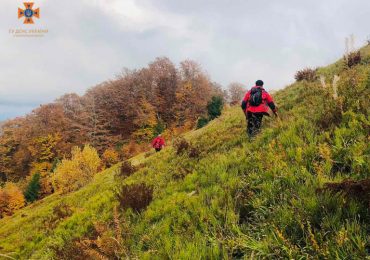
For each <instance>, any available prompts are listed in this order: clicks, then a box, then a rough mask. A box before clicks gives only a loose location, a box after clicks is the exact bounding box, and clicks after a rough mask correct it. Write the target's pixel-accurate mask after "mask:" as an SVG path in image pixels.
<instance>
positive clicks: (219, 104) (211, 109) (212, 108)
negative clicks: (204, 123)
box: [207, 96, 224, 120]
mask: <svg viewBox="0 0 370 260" xmlns="http://www.w3.org/2000/svg"><path fill="white" fill-rule="evenodd" d="M223 106H224V101H223V99H222V97H219V96H213V97H212V99H211V101H210V102H209V103H208V105H207V111H208V118H209V120H213V119H215V118H217V117H219V116H220V115H221V112H222V108H223Z"/></svg>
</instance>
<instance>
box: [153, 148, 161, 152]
mask: <svg viewBox="0 0 370 260" xmlns="http://www.w3.org/2000/svg"><path fill="white" fill-rule="evenodd" d="M154 149H155V151H156V152H157V153H158V152H160V151H161V150H162V148H154Z"/></svg>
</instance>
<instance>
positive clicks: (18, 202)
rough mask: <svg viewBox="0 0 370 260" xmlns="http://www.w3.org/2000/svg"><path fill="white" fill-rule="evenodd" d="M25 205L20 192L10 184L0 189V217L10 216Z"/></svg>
mask: <svg viewBox="0 0 370 260" xmlns="http://www.w3.org/2000/svg"><path fill="white" fill-rule="evenodd" d="M24 205H25V198H24V195H23V193H22V191H21V190H20V189H19V188H18V187H17V186H16V185H15V184H14V183H11V182H8V183H6V184H5V186H4V188H3V189H0V217H4V216H10V215H12V214H13V213H14V212H15V211H16V210H18V209H20V208H22V207H23V206H24Z"/></svg>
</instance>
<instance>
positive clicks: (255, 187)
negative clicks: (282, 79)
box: [0, 47, 370, 259]
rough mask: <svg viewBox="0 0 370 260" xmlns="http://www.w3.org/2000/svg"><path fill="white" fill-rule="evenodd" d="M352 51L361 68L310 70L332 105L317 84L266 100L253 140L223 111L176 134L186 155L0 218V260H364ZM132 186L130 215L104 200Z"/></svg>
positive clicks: (112, 174) (364, 114) (364, 169)
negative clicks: (146, 199) (271, 109)
mask: <svg viewBox="0 0 370 260" xmlns="http://www.w3.org/2000/svg"><path fill="white" fill-rule="evenodd" d="M362 53H363V62H362V63H361V64H359V65H356V66H353V67H352V68H345V67H344V66H342V64H343V61H338V62H337V63H336V64H333V65H330V66H328V67H325V68H320V69H319V70H318V73H319V74H320V75H325V76H326V79H327V84H329V83H330V82H331V81H332V78H333V76H334V74H338V75H339V76H340V81H339V83H338V98H337V99H334V98H333V94H332V93H331V89H323V87H322V86H321V84H320V82H319V81H315V82H307V81H301V82H297V83H294V84H293V85H291V86H288V87H287V88H285V89H283V90H281V91H278V92H276V93H275V94H274V97H275V100H276V103H277V105H278V106H279V112H280V115H281V118H280V120H275V119H274V118H267V119H264V127H263V130H262V132H261V133H260V134H259V135H258V136H257V137H256V138H255V139H254V140H253V141H250V140H248V139H247V137H246V134H245V119H244V115H243V113H242V111H241V110H240V108H239V107H231V108H228V109H226V110H225V111H224V112H223V115H222V116H221V117H220V118H218V119H216V120H214V121H212V122H211V123H210V124H209V125H207V126H206V127H204V128H202V129H199V130H196V131H191V132H188V133H187V134H185V136H184V137H185V138H186V140H187V141H188V145H189V147H187V146H186V145H183V147H182V148H183V150H182V151H181V149H179V147H180V148H181V145H180V146H179V145H177V146H176V147H168V148H166V149H165V150H163V151H162V152H160V153H158V154H140V155H139V156H137V157H134V158H132V159H131V161H132V163H133V164H134V165H135V166H136V171H135V172H134V173H133V174H131V175H130V176H128V177H126V178H124V177H122V176H121V177H120V176H119V165H116V166H114V167H112V168H110V169H107V170H105V171H103V172H101V173H99V174H97V175H96V176H95V178H94V180H93V181H92V182H91V183H90V184H89V185H87V186H85V187H84V188H82V189H80V190H79V191H77V192H73V193H70V194H68V195H64V196H62V195H58V194H53V195H51V196H49V197H46V198H45V199H43V200H41V201H38V202H36V203H34V204H32V205H31V206H28V207H26V208H24V209H22V210H19V211H18V212H16V213H15V215H13V216H12V217H6V218H4V219H0V253H1V254H3V255H7V256H9V257H12V258H16V259H18V258H20V259H29V258H31V259H53V258H54V259H86V258H87V257H89V258H92V259H98V258H101V259H114V258H117V257H121V258H125V257H128V258H138V259H220V258H236V259H243V258H244V259H250V258H289V259H299V258H312V257H316V258H318V259H325V258H326V259H334V258H338V259H364V258H366V257H370V254H369V251H370V241H369V235H370V233H369V230H370V223H369V221H368V219H369V217H370V214H369V205H370V204H369V202H370V196H369V194H370V185H369V184H368V183H369V181H366V180H369V177H370V176H369V173H370V158H369V156H370V146H369V140H370V136H369V132H370V131H369V130H370V121H369V120H370V118H369V108H370V103H369V99H368V98H369V96H370V65H369V60H370V47H366V48H364V49H362ZM184 143H185V142H183V144H184ZM127 175H129V174H127ZM347 179H349V180H351V181H353V182H351V181H349V180H347ZM344 180H347V181H346V182H344V183H341V182H342V181H344ZM360 180H365V181H363V182H358V183H357V182H355V181H360ZM140 183H144V184H145V185H146V186H143V187H153V189H154V194H153V200H152V201H151V203H150V204H149V206H148V207H147V208H146V209H144V210H143V211H142V212H141V213H138V212H135V211H133V210H132V209H127V210H123V209H122V207H121V206H119V205H120V203H119V201H118V199H117V197H116V195H115V193H116V192H117V191H118V190H120V189H121V187H122V186H123V185H126V186H125V187H127V185H131V186H132V185H134V184H140ZM327 183H340V184H338V185H336V184H331V185H327ZM131 192H134V191H133V190H131ZM136 192H137V194H126V195H132V197H135V195H138V194H139V193H140V191H136ZM121 205H122V203H121ZM115 206H117V207H118V212H117V211H115V210H114V208H115ZM118 215H119V216H118ZM117 233H119V234H117Z"/></svg>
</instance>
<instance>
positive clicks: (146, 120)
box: [134, 99, 157, 127]
mask: <svg viewBox="0 0 370 260" xmlns="http://www.w3.org/2000/svg"><path fill="white" fill-rule="evenodd" d="M155 111H156V109H155V108H154V106H153V105H152V104H150V103H149V102H148V101H147V100H145V99H143V100H141V101H139V102H138V111H137V117H136V118H135V119H134V124H135V125H137V126H138V127H146V126H149V127H153V126H155V125H156V124H157V117H156V112H155Z"/></svg>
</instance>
